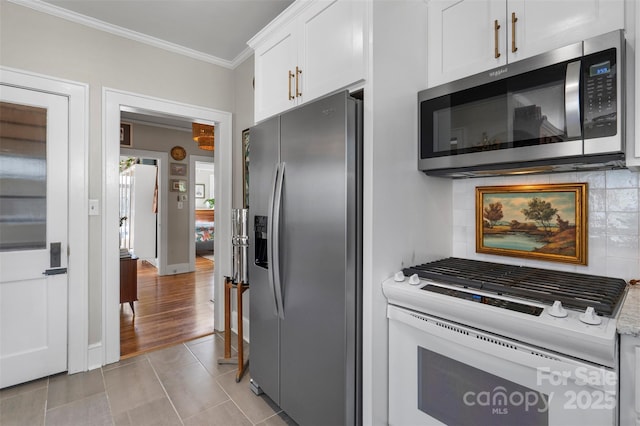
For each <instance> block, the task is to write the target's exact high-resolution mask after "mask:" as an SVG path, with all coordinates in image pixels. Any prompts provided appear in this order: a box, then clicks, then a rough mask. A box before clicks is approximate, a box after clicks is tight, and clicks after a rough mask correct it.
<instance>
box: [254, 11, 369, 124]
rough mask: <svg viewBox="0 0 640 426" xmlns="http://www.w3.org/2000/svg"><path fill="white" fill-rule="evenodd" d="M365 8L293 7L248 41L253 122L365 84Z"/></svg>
mask: <svg viewBox="0 0 640 426" xmlns="http://www.w3.org/2000/svg"><path fill="white" fill-rule="evenodd" d="M368 5H369V3H368V2H366V1H361V0H309V1H306V0H305V1H296V2H294V3H293V5H292V6H291V7H289V8H288V9H286V10H285V11H284V12H283V13H282V14H281V15H280V16H278V17H277V18H276V19H275V20H273V21H272V22H271V23H270V24H269V25H267V27H265V28H264V29H263V30H262V31H261V32H260V33H258V34H257V35H256V36H255V37H254V38H253V39H251V40H249V45H250V46H251V47H252V48H253V49H254V50H255V73H256V74H255V76H256V77H255V78H256V91H255V121H256V122H259V121H262V120H264V119H266V118H268V117H271V116H273V115H276V114H278V113H281V112H283V111H286V110H288V109H290V108H292V107H294V106H297V105H300V104H302V103H304V102H308V101H311V100H313V99H316V98H319V97H321V96H324V95H328V94H330V93H332V92H336V91H338V90H342V89H345V88H347V87H349V86H353V85H354V84H356V83H360V82H362V81H364V80H365V78H366V67H367V62H366V54H365V52H366V50H365V46H367V7H368Z"/></svg>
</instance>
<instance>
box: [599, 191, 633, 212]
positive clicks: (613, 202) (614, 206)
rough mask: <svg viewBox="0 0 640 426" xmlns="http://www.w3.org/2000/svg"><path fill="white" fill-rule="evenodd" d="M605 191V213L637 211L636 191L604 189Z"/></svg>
mask: <svg viewBox="0 0 640 426" xmlns="http://www.w3.org/2000/svg"><path fill="white" fill-rule="evenodd" d="M606 191H607V207H606V209H607V211H608V212H637V211H638V190H637V189H636V188H628V189H609V188H607V189H606Z"/></svg>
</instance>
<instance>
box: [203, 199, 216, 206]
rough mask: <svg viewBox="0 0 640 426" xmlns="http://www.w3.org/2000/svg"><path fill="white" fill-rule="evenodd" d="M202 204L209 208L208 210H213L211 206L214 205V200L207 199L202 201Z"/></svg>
mask: <svg viewBox="0 0 640 426" xmlns="http://www.w3.org/2000/svg"><path fill="white" fill-rule="evenodd" d="M204 203H205V204H206V205H207V206H209V208H210V209H212V208H213V206H214V205H215V203H216V199H215V198H207V199H206V200H204Z"/></svg>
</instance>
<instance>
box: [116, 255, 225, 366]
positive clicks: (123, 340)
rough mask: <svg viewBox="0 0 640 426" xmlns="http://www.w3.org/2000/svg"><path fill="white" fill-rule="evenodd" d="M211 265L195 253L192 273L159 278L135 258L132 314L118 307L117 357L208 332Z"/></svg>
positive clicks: (138, 352)
mask: <svg viewBox="0 0 640 426" xmlns="http://www.w3.org/2000/svg"><path fill="white" fill-rule="evenodd" d="M213 267H214V263H213V261H211V260H208V259H206V258H204V257H200V256H197V257H196V272H191V273H186V274H179V275H167V276H162V277H161V276H158V275H157V273H156V268H155V267H153V266H151V265H150V264H148V263H146V262H142V261H140V260H139V261H138V301H137V302H134V308H135V315H134V314H133V312H132V311H131V308H130V307H129V304H128V303H123V304H122V305H121V306H120V356H121V358H123V359H124V358H129V357H132V356H135V355H138V354H141V353H144V352H147V351H150V350H152V349H158V348H161V347H165V346H168V345H173V344H176V343H181V342H185V341H188V340H191V339H195V338H197V337H202V336H206V335H209V334H212V333H213V331H214V329H213V302H212V299H213Z"/></svg>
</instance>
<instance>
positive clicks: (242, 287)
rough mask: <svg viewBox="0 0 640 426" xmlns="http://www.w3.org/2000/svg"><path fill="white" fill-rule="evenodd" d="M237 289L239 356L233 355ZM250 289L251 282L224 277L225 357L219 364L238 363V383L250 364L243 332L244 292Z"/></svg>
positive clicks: (219, 360)
mask: <svg viewBox="0 0 640 426" xmlns="http://www.w3.org/2000/svg"><path fill="white" fill-rule="evenodd" d="M234 288H235V289H236V290H237V292H236V293H237V298H236V299H237V302H238V306H237V307H236V311H237V313H238V356H237V357H231V290H232V289H234ZM248 289H249V284H248V283H244V282H240V283H236V282H234V281H233V280H232V279H231V278H229V277H225V279H224V358H220V359H218V364H236V363H237V364H238V372H237V373H236V383H237V382H239V381H240V380H241V379H242V376H243V375H244V372H245V370H246V368H247V367H248V365H249V359H247V360H246V361H245V360H244V345H243V344H244V338H243V334H242V327H243V325H242V293H244V292H245V291H246V290H248Z"/></svg>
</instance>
